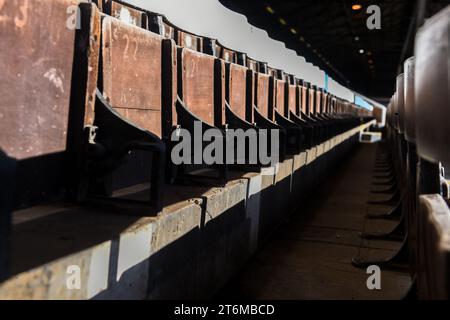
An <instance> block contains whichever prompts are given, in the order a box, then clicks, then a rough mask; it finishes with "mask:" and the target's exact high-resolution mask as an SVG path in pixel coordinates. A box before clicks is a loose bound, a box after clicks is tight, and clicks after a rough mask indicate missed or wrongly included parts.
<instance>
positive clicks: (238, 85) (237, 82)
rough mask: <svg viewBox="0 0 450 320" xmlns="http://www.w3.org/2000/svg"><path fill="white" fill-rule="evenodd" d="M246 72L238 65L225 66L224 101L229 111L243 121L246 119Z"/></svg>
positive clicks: (229, 64)
mask: <svg viewBox="0 0 450 320" xmlns="http://www.w3.org/2000/svg"><path fill="white" fill-rule="evenodd" d="M247 72H248V69H247V68H246V67H243V66H240V65H238V64H234V63H228V64H227V65H226V77H225V79H226V80H225V82H226V90H225V92H226V93H225V99H226V101H227V102H228V105H229V106H230V109H231V110H232V111H233V112H234V113H235V114H236V115H237V116H239V117H240V118H241V119H243V120H246V119H247V118H248V112H247V111H248V106H247V103H248V99H249V97H248V96H247V95H248V94H249V92H248V90H247ZM250 94H251V93H250Z"/></svg>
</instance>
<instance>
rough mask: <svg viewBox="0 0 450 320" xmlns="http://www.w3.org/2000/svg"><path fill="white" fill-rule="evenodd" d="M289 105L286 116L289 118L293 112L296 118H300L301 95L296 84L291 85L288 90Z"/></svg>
mask: <svg viewBox="0 0 450 320" xmlns="http://www.w3.org/2000/svg"><path fill="white" fill-rule="evenodd" d="M288 96H289V98H288V103H287V108H286V110H285V113H284V115H285V116H288V115H289V111H291V112H292V113H293V114H295V115H296V116H299V103H298V102H299V101H300V99H301V93H300V90H299V87H298V86H297V85H295V84H290V85H289V88H288Z"/></svg>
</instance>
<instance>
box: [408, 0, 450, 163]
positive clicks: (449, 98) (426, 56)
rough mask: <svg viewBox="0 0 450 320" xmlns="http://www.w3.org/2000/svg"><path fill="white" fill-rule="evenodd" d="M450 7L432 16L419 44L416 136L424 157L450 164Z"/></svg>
mask: <svg viewBox="0 0 450 320" xmlns="http://www.w3.org/2000/svg"><path fill="white" fill-rule="evenodd" d="M449 26H450V8H449V7H447V8H446V9H445V10H443V11H442V12H440V13H439V14H437V15H436V16H434V17H433V18H431V19H429V20H428V21H427V22H426V23H425V25H424V26H423V27H422V28H421V29H420V30H419V31H418V33H417V36H416V46H415V57H416V61H415V63H416V65H415V86H414V89H415V97H416V99H415V106H416V108H415V110H416V140H417V149H418V152H419V154H420V155H421V157H423V158H425V159H427V160H428V161H431V162H436V161H441V162H443V164H444V166H445V167H449V166H450V148H449V146H450V117H449V114H450V113H449V111H450V109H449V108H450V94H449V68H450V56H449V54H448V52H449V50H450V38H449V34H450V31H449Z"/></svg>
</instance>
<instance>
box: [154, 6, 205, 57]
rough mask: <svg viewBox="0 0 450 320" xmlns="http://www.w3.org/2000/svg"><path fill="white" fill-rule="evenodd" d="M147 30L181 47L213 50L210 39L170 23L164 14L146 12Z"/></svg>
mask: <svg viewBox="0 0 450 320" xmlns="http://www.w3.org/2000/svg"><path fill="white" fill-rule="evenodd" d="M147 19H148V27H147V28H148V30H150V31H152V32H154V33H157V34H159V35H161V36H163V37H164V38H166V39H172V40H174V41H175V43H176V44H177V45H178V46H180V47H183V48H188V49H191V50H194V51H198V52H204V51H209V52H208V53H209V54H212V52H213V51H214V48H213V44H212V39H209V38H203V37H201V36H198V35H196V34H194V33H191V32H189V31H187V30H184V29H182V28H179V27H178V26H176V25H174V24H173V23H171V22H170V21H169V20H168V19H167V18H166V17H165V16H163V15H161V14H158V13H154V12H147Z"/></svg>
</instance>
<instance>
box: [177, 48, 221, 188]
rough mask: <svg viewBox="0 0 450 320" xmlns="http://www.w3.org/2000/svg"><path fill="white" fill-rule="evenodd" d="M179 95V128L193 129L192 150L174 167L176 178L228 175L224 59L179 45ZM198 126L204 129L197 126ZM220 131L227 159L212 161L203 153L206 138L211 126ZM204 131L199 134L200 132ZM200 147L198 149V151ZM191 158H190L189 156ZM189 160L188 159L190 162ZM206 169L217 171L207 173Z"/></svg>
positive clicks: (207, 177) (217, 133)
mask: <svg viewBox="0 0 450 320" xmlns="http://www.w3.org/2000/svg"><path fill="white" fill-rule="evenodd" d="M177 64H178V99H177V102H176V113H177V122H176V123H175V124H174V125H175V127H176V128H177V129H184V130H187V131H188V132H189V133H190V136H191V137H192V139H191V153H190V154H189V155H184V157H185V158H186V160H188V161H184V163H183V164H180V165H175V166H173V167H172V180H173V181H174V180H175V179H176V178H181V179H182V178H194V179H200V180H201V179H203V178H204V179H207V180H211V178H212V179H219V180H221V181H222V182H224V181H226V179H227V171H228V168H227V165H226V161H225V160H226V134H225V130H226V128H227V125H226V119H225V99H224V94H225V92H224V91H225V89H224V86H225V83H224V77H225V66H224V62H223V61H222V60H220V59H217V58H215V57H214V56H211V55H207V54H203V53H200V52H197V51H194V50H191V49H188V48H178V52H177ZM196 127H198V128H200V127H201V130H200V131H199V130H197V129H196ZM209 129H210V130H211V131H210V132H215V133H216V135H217V136H216V138H217V139H220V140H221V142H222V144H221V147H223V159H215V160H214V161H210V160H207V159H205V158H204V157H202V155H203V152H204V150H205V148H207V146H208V145H209V143H208V142H206V141H203V140H202V142H200V143H198V142H196V139H197V141H199V140H198V139H200V140H201V139H202V138H203V135H204V134H205V132H206V131H207V130H209ZM199 134H200V135H201V137H197V136H196V135H199ZM196 149H198V150H197V151H196ZM188 158H189V159H188ZM186 162H187V163H186ZM204 169H212V170H208V171H209V172H211V173H213V172H214V171H215V172H217V175H213V176H211V175H204V174H201V173H200V171H202V170H203V171H204Z"/></svg>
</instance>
